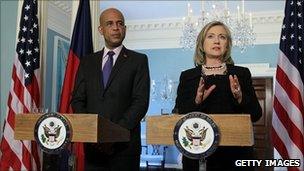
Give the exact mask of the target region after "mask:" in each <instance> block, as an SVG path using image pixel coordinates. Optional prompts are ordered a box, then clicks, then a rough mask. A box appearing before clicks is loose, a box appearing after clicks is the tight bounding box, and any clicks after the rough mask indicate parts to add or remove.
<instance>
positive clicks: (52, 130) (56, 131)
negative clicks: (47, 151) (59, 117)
mask: <svg viewBox="0 0 304 171" xmlns="http://www.w3.org/2000/svg"><path fill="white" fill-rule="evenodd" d="M43 130H44V134H42V136H45V137H44V138H43V139H44V141H43V143H47V144H50V145H53V144H54V143H55V142H57V141H58V140H57V138H58V137H59V135H60V130H61V126H60V125H57V126H56V127H55V124H54V122H50V123H49V126H47V125H43Z"/></svg>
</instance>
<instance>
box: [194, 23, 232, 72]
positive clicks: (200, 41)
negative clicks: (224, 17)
mask: <svg viewBox="0 0 304 171" xmlns="http://www.w3.org/2000/svg"><path fill="white" fill-rule="evenodd" d="M214 26H222V27H223V28H224V29H225V31H226V32H227V40H228V43H227V51H226V52H225V54H224V55H223V57H222V59H221V60H222V61H223V62H226V63H227V64H234V62H233V60H232V58H231V48H232V38H231V33H230V30H229V28H228V27H227V26H226V25H225V24H224V23H222V22H220V21H212V22H210V23H208V24H206V25H205V27H204V28H203V29H202V30H201V32H200V33H199V35H198V37H197V39H196V48H195V53H194V59H193V60H194V65H195V66H198V65H203V64H205V63H206V55H205V52H204V46H203V45H204V41H205V38H206V34H207V32H208V31H209V30H210V29H211V28H212V27H214Z"/></svg>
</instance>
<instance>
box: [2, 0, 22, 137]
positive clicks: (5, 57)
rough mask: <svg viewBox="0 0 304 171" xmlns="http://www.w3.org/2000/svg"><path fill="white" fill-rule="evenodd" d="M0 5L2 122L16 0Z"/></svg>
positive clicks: (9, 67) (9, 73) (14, 38)
mask: <svg viewBox="0 0 304 171" xmlns="http://www.w3.org/2000/svg"><path fill="white" fill-rule="evenodd" d="M0 5H1V10H0V11H1V25H0V26H1V29H0V31H1V34H0V35H1V36H0V37H1V50H0V52H1V56H0V73H1V77H0V97H1V98H0V109H1V110H0V112H1V113H0V120H1V127H0V130H1V133H0V135H2V124H3V120H4V118H5V116H6V104H7V96H8V92H9V89H10V84H11V74H12V72H11V70H12V64H13V59H14V57H15V50H14V49H15V41H16V24H17V22H16V21H17V10H18V1H0Z"/></svg>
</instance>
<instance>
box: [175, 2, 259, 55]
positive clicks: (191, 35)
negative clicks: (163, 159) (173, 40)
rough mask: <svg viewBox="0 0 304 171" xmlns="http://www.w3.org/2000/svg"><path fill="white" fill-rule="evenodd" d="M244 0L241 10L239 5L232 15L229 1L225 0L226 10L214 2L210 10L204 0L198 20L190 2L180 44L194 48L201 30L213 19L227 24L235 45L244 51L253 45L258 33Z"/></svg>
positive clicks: (187, 47) (185, 47) (183, 46)
mask: <svg viewBox="0 0 304 171" xmlns="http://www.w3.org/2000/svg"><path fill="white" fill-rule="evenodd" d="M244 3H245V2H244V0H242V6H241V10H240V7H239V6H237V13H236V14H235V15H231V14H230V11H229V9H228V7H227V1H224V7H223V8H224V10H223V8H221V6H220V5H216V4H212V8H211V11H210V12H206V11H205V10H204V1H202V7H201V8H202V11H201V15H200V16H199V17H198V19H197V20H196V21H194V19H193V16H192V9H191V6H190V4H189V3H188V15H187V17H184V19H183V20H184V23H183V28H182V35H181V37H180V45H181V47H182V48H183V49H185V50H187V49H194V48H195V45H196V38H197V35H198V33H199V31H200V30H201V29H202V28H203V27H204V26H205V25H206V24H207V23H209V22H211V21H221V22H223V23H224V24H225V25H227V26H228V27H229V29H230V31H231V34H232V41H233V45H234V46H236V47H239V48H240V50H241V53H243V52H244V51H245V50H246V48H247V47H248V46H253V45H254V41H255V39H256V35H255V33H254V32H253V26H252V14H251V13H249V14H248V13H245V8H244Z"/></svg>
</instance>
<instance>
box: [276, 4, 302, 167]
mask: <svg viewBox="0 0 304 171" xmlns="http://www.w3.org/2000/svg"><path fill="white" fill-rule="evenodd" d="M303 12H304V1H303V0H287V1H286V4H285V17H284V21H283V25H282V32H281V40H280V50H279V59H278V65H277V71H276V82H275V92H274V104H273V109H274V110H273V116H272V141H273V146H274V148H275V149H276V150H277V152H278V153H279V154H280V156H281V157H282V158H283V159H300V160H301V166H299V167H288V170H298V171H303V170H304V160H303V155H304V104H303V102H304V86H303V80H304V55H303V50H304V43H303V39H304V30H303V29H304V22H303V17H304V13H303Z"/></svg>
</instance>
